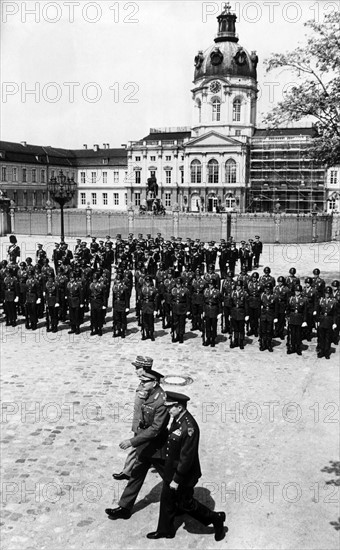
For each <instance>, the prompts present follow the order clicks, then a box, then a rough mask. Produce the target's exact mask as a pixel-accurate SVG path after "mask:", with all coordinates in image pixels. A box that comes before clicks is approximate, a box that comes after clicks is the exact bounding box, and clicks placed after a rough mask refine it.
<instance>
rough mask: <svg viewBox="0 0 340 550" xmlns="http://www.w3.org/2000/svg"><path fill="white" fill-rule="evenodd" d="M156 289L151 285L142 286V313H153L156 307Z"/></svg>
mask: <svg viewBox="0 0 340 550" xmlns="http://www.w3.org/2000/svg"><path fill="white" fill-rule="evenodd" d="M156 298H157V290H156V289H155V288H154V287H153V286H147V285H145V286H143V288H142V292H141V302H142V313H153V312H154V311H155V309H156Z"/></svg>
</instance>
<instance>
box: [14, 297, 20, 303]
mask: <svg viewBox="0 0 340 550" xmlns="http://www.w3.org/2000/svg"><path fill="white" fill-rule="evenodd" d="M14 301H15V303H16V304H17V303H18V302H19V296H17V297H16V298H14Z"/></svg>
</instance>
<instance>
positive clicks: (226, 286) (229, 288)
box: [222, 279, 234, 307]
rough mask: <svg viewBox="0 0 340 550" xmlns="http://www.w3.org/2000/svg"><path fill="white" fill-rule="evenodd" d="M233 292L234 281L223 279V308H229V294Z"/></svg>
mask: <svg viewBox="0 0 340 550" xmlns="http://www.w3.org/2000/svg"><path fill="white" fill-rule="evenodd" d="M233 290H234V281H233V280H232V279H224V281H223V285H222V303H223V305H224V307H231V305H232V304H231V293H232V292H233Z"/></svg>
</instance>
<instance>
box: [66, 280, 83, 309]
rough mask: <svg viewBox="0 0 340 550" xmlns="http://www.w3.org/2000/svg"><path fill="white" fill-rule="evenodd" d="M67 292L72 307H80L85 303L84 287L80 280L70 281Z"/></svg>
mask: <svg viewBox="0 0 340 550" xmlns="http://www.w3.org/2000/svg"><path fill="white" fill-rule="evenodd" d="M66 292H67V299H68V305H69V306H70V307H79V306H80V304H82V303H83V287H82V284H81V283H80V282H79V281H69V282H68V283H67V286H66Z"/></svg>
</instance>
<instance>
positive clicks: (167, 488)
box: [147, 391, 225, 541]
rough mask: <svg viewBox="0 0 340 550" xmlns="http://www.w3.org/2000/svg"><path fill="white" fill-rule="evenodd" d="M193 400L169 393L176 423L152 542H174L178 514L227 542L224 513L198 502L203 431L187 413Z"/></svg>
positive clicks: (168, 447)
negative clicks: (200, 524)
mask: <svg viewBox="0 0 340 550" xmlns="http://www.w3.org/2000/svg"><path fill="white" fill-rule="evenodd" d="M188 401H189V397H188V396H187V395H184V394H182V393H177V392H172V391H169V392H166V400H165V406H166V407H167V408H168V409H169V413H170V417H171V418H172V422H171V425H170V428H169V434H168V439H167V443H166V457H165V465H164V477H163V487H162V493H161V500H160V508H159V517H158V526H157V530H156V531H153V532H151V533H148V534H147V538H148V539H161V538H174V536H175V526H174V520H175V516H176V514H178V512H179V513H181V514H183V513H187V514H189V515H190V516H192V517H193V518H195V519H196V520H197V521H200V522H201V523H203V525H209V524H213V526H214V530H215V540H217V541H218V540H222V539H223V538H224V534H225V530H224V521H225V513H224V512H213V511H212V510H210V509H209V508H207V507H206V506H204V505H203V504H201V503H200V502H198V501H197V500H195V499H194V496H193V495H194V487H195V485H196V484H197V482H198V480H199V478H200V477H201V475H202V474H201V467H200V461H199V454H198V445H199V433H200V431H199V427H198V424H197V422H196V420H195V419H194V417H193V416H192V415H191V414H190V413H189V411H188V410H187V402H188Z"/></svg>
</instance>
